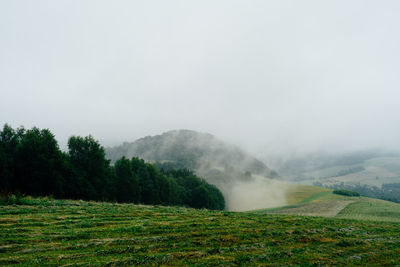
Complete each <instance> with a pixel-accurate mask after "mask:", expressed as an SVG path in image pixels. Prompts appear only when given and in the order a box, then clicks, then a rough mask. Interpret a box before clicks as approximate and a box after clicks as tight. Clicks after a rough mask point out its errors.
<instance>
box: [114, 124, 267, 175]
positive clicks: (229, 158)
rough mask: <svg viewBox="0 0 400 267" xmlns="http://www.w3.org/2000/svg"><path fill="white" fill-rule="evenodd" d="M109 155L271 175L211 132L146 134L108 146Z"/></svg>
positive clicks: (200, 168) (263, 165)
mask: <svg viewBox="0 0 400 267" xmlns="http://www.w3.org/2000/svg"><path fill="white" fill-rule="evenodd" d="M106 154H107V157H108V158H109V159H111V161H115V160H117V159H119V158H121V157H122V156H125V157H127V158H131V157H140V158H143V159H145V160H148V161H152V162H161V163H171V164H175V165H178V166H179V167H184V168H188V169H192V170H204V171H209V170H212V169H213V168H215V170H220V169H237V170H239V171H242V172H245V171H249V172H252V173H254V174H259V175H264V176H271V171H270V170H269V169H268V167H267V166H266V165H265V164H264V163H263V162H261V161H259V160H257V159H256V158H254V157H252V156H250V155H248V154H247V153H246V152H244V151H243V150H242V149H240V148H239V147H236V146H234V145H231V144H228V143H225V142H223V141H221V140H219V139H217V138H216V137H214V136H213V135H211V134H207V133H199V132H195V131H190V130H174V131H169V132H166V133H163V134H161V135H156V136H147V137H144V138H141V139H138V140H136V141H135V142H132V143H127V142H125V143H123V144H122V145H120V146H117V147H113V148H107V149H106Z"/></svg>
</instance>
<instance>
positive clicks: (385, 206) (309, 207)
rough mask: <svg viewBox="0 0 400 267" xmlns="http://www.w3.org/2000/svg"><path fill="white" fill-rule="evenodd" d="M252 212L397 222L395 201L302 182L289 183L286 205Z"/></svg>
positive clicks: (398, 210) (399, 208)
mask: <svg viewBox="0 0 400 267" xmlns="http://www.w3.org/2000/svg"><path fill="white" fill-rule="evenodd" d="M255 212H257V213H271V214H291V215H302V216H322V217H337V218H346V219H357V220H372V221H387V222H400V204H398V203H393V202H389V201H384V200H379V199H373V198H367V197H349V196H342V195H336V194H333V193H332V190H329V189H324V188H321V187H315V186H303V185H292V187H291V189H290V191H288V205H286V206H281V207H276V208H271V209H261V210H257V211H255Z"/></svg>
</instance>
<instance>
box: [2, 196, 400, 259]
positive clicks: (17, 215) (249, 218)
mask: <svg viewBox="0 0 400 267" xmlns="http://www.w3.org/2000/svg"><path fill="white" fill-rule="evenodd" d="M325 197H332V196H329V195H326V196H325ZM314 201H315V200H314ZM309 203H312V201H310V202H309ZM363 203H364V202H359V203H358V204H354V205H349V206H348V207H347V208H345V209H344V210H343V212H342V213H340V216H342V217H346V216H347V215H348V214H351V212H352V210H354V209H356V210H357V209H359V206H357V205H363ZM377 203H378V202H377ZM22 204H24V205H3V206H0V265H12V264H15V265H20V266H32V265H35V266H39V265H40V266H46V265H60V266H85V265H94V266H96V265H97V266H100V265H107V266H114V265H115V266H119V265H126V266H130V265H149V266H150V265H152V266H156V265H168V266H180V265H193V266H208V265H225V266H226V265H243V266H249V265H263V266H277V265H301V266H307V265H348V266H351V265H367V264H368V265H388V266H393V265H396V264H398V263H399V262H400V226H399V225H398V224H397V223H392V222H371V221H362V220H348V219H337V218H322V217H301V216H292V215H278V214H263V213H256V212H245V213H243V212H236V213H235V212H225V211H209V210H194V209H188V208H179V207H161V206H155V207H152V206H140V205H131V204H112V203H95V202H83V201H57V200H47V199H27V200H25V201H23V203H22ZM364 204H365V203H364ZM381 204H382V203H381ZM374 208H375V209H377V210H381V208H382V207H379V204H377V206H376V207H374ZM366 209H369V208H366ZM369 210H371V209H369ZM395 216H397V214H396V215H395Z"/></svg>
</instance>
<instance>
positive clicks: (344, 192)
mask: <svg viewBox="0 0 400 267" xmlns="http://www.w3.org/2000/svg"><path fill="white" fill-rule="evenodd" d="M333 193H334V194H337V195H343V196H349V197H359V196H360V194H359V193H357V192H354V191H350V190H344V189H337V190H333Z"/></svg>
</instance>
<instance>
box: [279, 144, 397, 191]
mask: <svg viewBox="0 0 400 267" xmlns="http://www.w3.org/2000/svg"><path fill="white" fill-rule="evenodd" d="M399 166H400V155H399V154H398V153H394V152H387V151H381V150H365V151H356V152H352V153H344V154H324V153H315V154H310V155H306V156H302V157H295V158H291V159H288V160H286V161H285V162H284V163H283V164H282V165H280V166H279V168H278V171H279V173H280V174H282V176H283V177H285V178H286V179H287V180H290V181H296V182H299V183H302V184H312V183H318V184H321V185H326V186H332V185H337V184H341V183H344V184H348V185H355V184H361V185H363V184H364V185H369V186H377V187H381V186H382V184H388V183H400V167H399Z"/></svg>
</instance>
